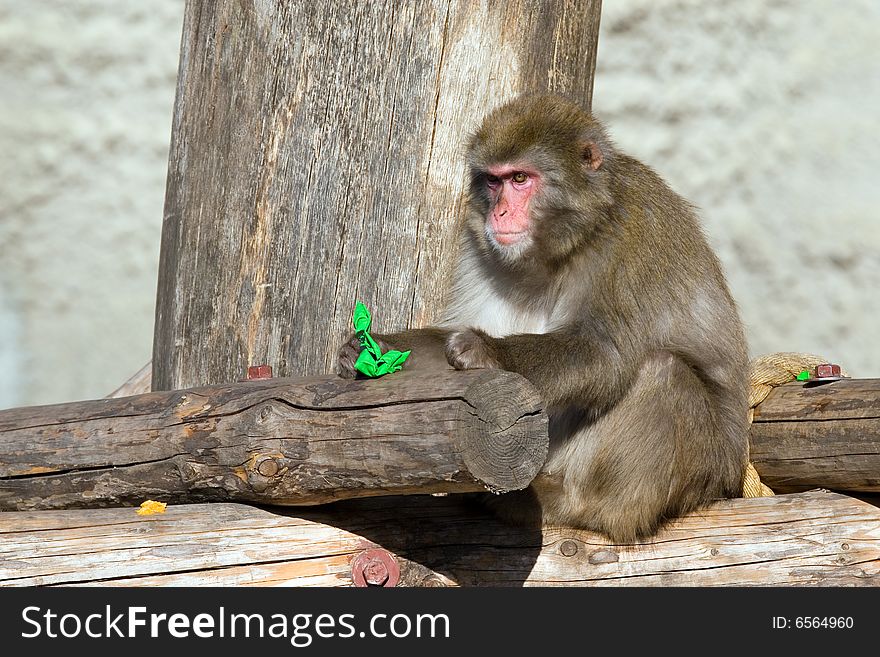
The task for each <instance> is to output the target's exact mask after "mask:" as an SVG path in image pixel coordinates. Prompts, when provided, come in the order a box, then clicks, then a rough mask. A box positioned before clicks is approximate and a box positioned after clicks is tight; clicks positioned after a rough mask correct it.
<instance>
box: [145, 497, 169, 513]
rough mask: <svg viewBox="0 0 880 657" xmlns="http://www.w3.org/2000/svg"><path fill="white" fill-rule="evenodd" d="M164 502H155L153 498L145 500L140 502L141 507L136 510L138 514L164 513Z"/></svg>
mask: <svg viewBox="0 0 880 657" xmlns="http://www.w3.org/2000/svg"><path fill="white" fill-rule="evenodd" d="M166 506H168V505H167V504H165V502H156V501H155V500H147V501H146V502H141V508H140V509H138V510H137V514H138V515H139V516H151V515H153V514H154V513H165V507H166Z"/></svg>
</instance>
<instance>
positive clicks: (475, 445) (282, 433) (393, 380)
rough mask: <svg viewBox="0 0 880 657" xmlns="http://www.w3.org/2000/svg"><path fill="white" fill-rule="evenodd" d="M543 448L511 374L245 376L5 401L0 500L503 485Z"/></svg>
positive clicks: (526, 398)
mask: <svg viewBox="0 0 880 657" xmlns="http://www.w3.org/2000/svg"><path fill="white" fill-rule="evenodd" d="M547 447H548V439H547V416H546V414H545V413H544V412H543V411H542V408H541V401H540V399H539V397H538V394H537V392H536V391H535V389H534V388H533V387H532V385H531V384H530V383H529V382H528V381H527V380H526V379H524V378H523V377H521V376H519V375H518V374H513V373H512V372H504V371H501V370H492V371H485V370H473V371H470V372H456V371H454V370H448V371H446V372H442V373H438V374H431V375H430V376H428V377H426V376H424V375H422V376H421V377H420V376H417V375H416V374H415V373H409V372H401V373H398V374H395V375H393V376H390V377H385V378H382V379H379V380H367V381H349V380H343V379H339V378H336V377H332V378H331V377H323V378H319V377H314V378H310V379H308V378H307V379H270V380H265V381H251V382H247V383H238V384H229V385H227V386H220V387H213V388H196V389H191V390H181V391H175V392H158V393H149V394H146V395H140V396H136V397H126V398H122V399H102V400H98V401H87V402H73V403H70V404H58V405H55V406H35V407H30V408H21V409H13V410H10V411H0V509H3V510H12V509H15V510H27V509H63V508H76V507H101V506H119V505H130V504H135V505H136V504H139V503H140V502H143V501H144V500H146V499H148V498H152V499H157V500H161V501H163V502H175V503H180V502H193V501H227V500H239V501H249V502H261V503H265V504H321V503H324V502H331V501H334V500H338V499H347V498H353V497H366V496H372V495H390V494H411V493H438V492H441V493H460V492H472V491H486V490H491V491H493V492H499V493H500V492H507V491H511V490H519V489H522V488H525V487H526V486H528V484H529V482H531V480H532V479H533V478H534V476H535V475H536V474H537V473H538V471H539V470H540V468H541V466H542V465H543V464H544V459H545V458H546V456H547Z"/></svg>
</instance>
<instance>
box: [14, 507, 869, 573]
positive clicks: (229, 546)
mask: <svg viewBox="0 0 880 657" xmlns="http://www.w3.org/2000/svg"><path fill="white" fill-rule="evenodd" d="M377 546H379V547H382V548H384V549H386V550H388V551H390V552H391V553H393V555H394V556H393V557H390V558H393V559H394V560H395V561H396V563H397V565H398V566H399V568H400V581H399V584H398V585H399V586H453V585H467V586H476V585H482V586H733V585H735V586H759V585H760V586H773V585H778V586H809V585H847V586H867V585H872V586H876V585H878V584H880V511H878V510H877V509H876V508H874V507H872V506H870V505H868V504H865V503H863V502H860V501H858V500H854V499H852V498H849V497H845V496H842V495H839V494H836V493H829V492H825V491H812V492H809V493H800V494H795V495H781V496H777V497H769V498H758V499H738V500H725V501H721V502H717V503H715V504H714V505H712V506H710V507H709V508H707V509H704V510H702V511H699V512H696V513H693V514H691V515H689V516H686V517H684V518H681V519H679V520H676V521H674V522H672V523H670V524H669V525H668V526H666V527H665V528H664V529H662V530H661V531H660V533H659V534H658V535H657V536H656V537H654V538H653V539H651V540H649V541H646V542H645V543H642V544H637V545H627V546H616V545H611V544H609V543H608V542H607V541H606V540H605V539H603V538H602V537H600V536H598V535H596V534H593V533H590V532H585V531H577V530H571V529H562V528H547V529H545V530H544V531H543V532H541V531H539V530H538V529H532V530H523V529H518V528H512V527H510V526H507V525H504V524H501V523H500V522H498V521H497V520H495V519H494V518H492V517H490V516H488V515H486V514H485V513H484V512H483V511H482V510H480V509H478V508H475V507H474V506H472V505H468V504H466V502H465V501H464V500H462V499H461V496H450V497H446V498H433V497H424V496H408V497H400V498H394V497H387V498H373V499H369V500H351V501H347V502H340V503H337V504H334V505H332V506H330V507H326V508H322V509H298V510H296V512H295V513H294V510H292V509H289V510H287V511H283V512H282V511H280V510H278V509H275V510H274V512H271V511H269V510H263V509H257V508H253V507H248V506H244V505H238V504H198V505H183V506H169V507H168V510H167V512H166V513H165V514H162V515H154V516H146V517H141V516H138V515H136V514H135V511H134V509H130V508H129V509H99V510H91V511H84V510H82V511H81V510H74V511H36V512H13V513H0V584H2V585H6V586H15V585H21V586H25V585H71V584H74V585H75V584H100V585H120V586H125V585H129V586H160V585H186V586H208V585H296V586H309V585H314V586H351V585H352V584H353V577H352V562H353V561H354V560H355V559H356V558H357V556H358V555H360V554H362V553H363V552H364V551H365V550H367V549H370V548H375V547H377Z"/></svg>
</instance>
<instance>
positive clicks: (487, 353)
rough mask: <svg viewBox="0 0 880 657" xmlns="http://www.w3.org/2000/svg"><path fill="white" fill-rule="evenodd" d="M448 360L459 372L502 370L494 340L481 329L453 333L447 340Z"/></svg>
mask: <svg viewBox="0 0 880 657" xmlns="http://www.w3.org/2000/svg"><path fill="white" fill-rule="evenodd" d="M446 360H447V361H448V362H449V364H450V365H452V366H453V367H454V368H455V369H457V370H476V369H501V363H500V362H498V357H497V354H496V353H495V349H494V347H493V346H492V338H491V337H490V336H489V335H488V334H487V333H484V332H483V331H481V330H479V329H465V330H463V331H455V332H453V333H451V334H450V335H449V338H448V339H447V340H446Z"/></svg>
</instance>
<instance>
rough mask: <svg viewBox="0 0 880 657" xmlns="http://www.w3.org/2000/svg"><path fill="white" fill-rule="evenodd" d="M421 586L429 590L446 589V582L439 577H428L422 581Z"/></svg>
mask: <svg viewBox="0 0 880 657" xmlns="http://www.w3.org/2000/svg"><path fill="white" fill-rule="evenodd" d="M421 585H422V586H426V587H429V588H435V587H445V586H446V582H444V581H443V580H442V579H440V578H439V577H437V575H428V576H427V577H426V578H425V579H423V580H422V581H421Z"/></svg>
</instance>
